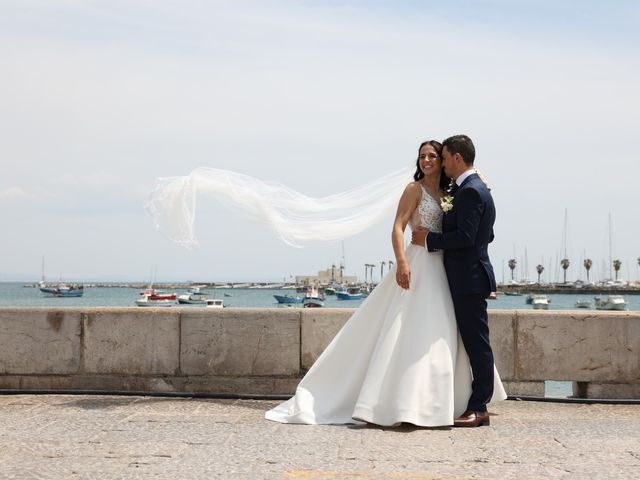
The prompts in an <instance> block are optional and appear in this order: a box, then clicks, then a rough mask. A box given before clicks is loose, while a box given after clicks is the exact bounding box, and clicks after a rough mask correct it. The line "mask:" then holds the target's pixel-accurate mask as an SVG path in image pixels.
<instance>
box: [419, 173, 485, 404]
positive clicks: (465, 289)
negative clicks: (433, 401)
mask: <svg viewBox="0 0 640 480" xmlns="http://www.w3.org/2000/svg"><path fill="white" fill-rule="evenodd" d="M452 203H453V208H452V209H451V210H449V212H447V213H445V214H444V218H443V220H442V233H435V232H429V235H428V236H427V247H428V249H429V251H435V250H444V267H445V270H446V272H447V278H448V280H449V288H450V289H451V296H452V298H453V306H454V309H455V312H456V322H457V323H458V329H459V330H460V336H461V337H462V342H463V343H464V347H465V349H466V351H467V354H468V355H469V361H470V363H471V370H472V372H473V384H472V390H473V392H472V394H471V397H470V398H469V403H468V407H467V408H468V409H469V410H474V411H478V412H484V411H486V410H487V403H489V401H490V400H491V397H492V395H493V381H494V379H493V352H492V351H491V344H490V343H489V324H488V316H487V302H486V298H487V297H488V296H489V293H490V292H495V290H496V279H495V275H494V273H493V267H492V266H491V262H490V261H489V253H488V247H489V243H490V242H491V241H493V224H494V222H495V218H496V208H495V205H494V203H493V198H492V197H491V193H490V192H489V189H488V188H487V186H486V185H485V184H484V182H483V181H482V180H481V179H480V177H478V175H477V174H475V173H474V174H471V175H469V176H468V177H467V178H466V179H465V180H464V181H463V182H462V185H460V186H459V187H458V188H457V190H456V191H455V193H454V195H453V202H452Z"/></svg>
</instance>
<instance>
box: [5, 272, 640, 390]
mask: <svg viewBox="0 0 640 480" xmlns="http://www.w3.org/2000/svg"><path fill="white" fill-rule="evenodd" d="M167 291H169V290H167ZM170 291H171V292H175V293H176V294H177V295H180V294H183V293H187V292H188V289H186V288H185V289H172V290H170ZM139 292H140V289H136V288H131V287H96V288H92V287H85V289H84V294H83V296H82V297H79V298H53V297H45V296H44V295H43V294H42V293H41V292H40V290H39V289H38V288H33V287H26V286H25V284H24V283H18V282H0V307H133V306H135V301H136V299H137V298H138V294H139ZM202 292H203V293H204V294H206V295H207V297H208V298H219V299H223V300H224V304H225V306H226V307H242V308H301V307H302V306H301V305H300V304H298V305H296V306H293V307H291V306H289V307H285V306H280V305H278V304H277V302H276V301H275V299H274V297H273V296H274V295H285V294H289V295H296V296H300V295H303V294H300V293H296V291H295V290H291V289H271V288H255V289H252V288H216V289H209V290H202ZM547 297H548V298H549V300H550V304H549V310H575V303H576V301H577V300H590V301H591V309H593V308H594V307H593V305H594V301H593V295H592V294H591V295H585V294H566V293H552V294H548V295H547ZM526 298H527V297H526V295H521V296H507V295H504V294H499V295H498V298H497V299H496V300H489V301H488V308H489V309H490V310H531V309H532V307H531V305H527V304H526ZM624 298H625V300H626V301H627V310H628V311H636V312H640V295H638V294H636V295H633V294H628V295H624ZM362 302H363V300H338V299H337V298H336V297H335V296H327V298H326V301H325V308H357V307H358V306H359V305H360V304H361V303H362ZM181 307H185V308H203V306H201V305H181ZM582 311H587V310H586V309H583V310H582ZM571 394H572V384H571V382H558V381H547V382H545V396H547V397H559V398H563V397H569V396H571Z"/></svg>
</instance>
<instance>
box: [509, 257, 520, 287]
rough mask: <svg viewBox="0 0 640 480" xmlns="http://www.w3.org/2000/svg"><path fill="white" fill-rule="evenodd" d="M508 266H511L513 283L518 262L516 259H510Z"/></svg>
mask: <svg viewBox="0 0 640 480" xmlns="http://www.w3.org/2000/svg"><path fill="white" fill-rule="evenodd" d="M507 265H509V268H510V269H511V282H513V271H514V270H515V269H516V266H517V265H518V262H517V261H516V259H515V258H510V259H509V261H508V262H507Z"/></svg>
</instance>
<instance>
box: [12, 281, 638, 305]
mask: <svg viewBox="0 0 640 480" xmlns="http://www.w3.org/2000/svg"><path fill="white" fill-rule="evenodd" d="M166 291H170V292H172V293H173V292H175V293H176V294H177V295H181V294H184V293H187V292H188V289H186V288H184V289H179V288H178V289H171V290H166ZM139 292H140V289H136V288H131V287H96V288H92V287H85V288H84V295H83V296H82V297H78V298H53V297H45V296H44V295H43V294H42V293H41V292H40V290H39V289H38V288H33V287H25V284H24V283H18V282H0V307H53V306H56V307H134V306H135V301H136V300H137V298H138V294H139ZM202 292H203V293H205V294H206V295H207V297H208V298H220V299H223V300H224V304H225V306H227V307H243V308H271V307H278V304H277V303H276V301H275V299H274V297H273V296H274V295H287V294H288V295H294V296H301V295H303V294H301V293H296V291H295V290H291V289H272V288H255V289H253V288H215V289H208V290H206V289H203V290H202ZM547 297H548V298H549V300H550V301H551V302H550V304H549V310H575V303H576V301H577V300H590V301H591V308H592V309H593V308H594V302H593V298H594V295H593V294H589V295H586V294H567V293H551V294H547ZM526 298H527V297H526V295H521V296H508V295H503V294H499V295H498V298H497V299H496V300H489V301H488V302H487V303H488V308H489V309H490V310H516V309H524V310H531V305H527V304H526ZM624 298H625V300H626V301H627V310H630V311H636V312H638V311H640V294H635V295H634V294H628V295H624ZM362 302H363V300H338V299H337V297H335V296H327V297H326V301H325V307H326V308H357V307H358V306H359V305H360V304H361V303H362ZM181 306H183V307H190V308H203V307H202V306H198V305H193V306H189V305H181ZM299 307H301V305H299ZM294 308H295V307H294Z"/></svg>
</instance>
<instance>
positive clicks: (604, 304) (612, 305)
mask: <svg viewBox="0 0 640 480" xmlns="http://www.w3.org/2000/svg"><path fill="white" fill-rule="evenodd" d="M595 302H596V310H626V309H627V302H625V300H624V298H623V297H622V295H609V296H608V297H606V298H602V297H595Z"/></svg>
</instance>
